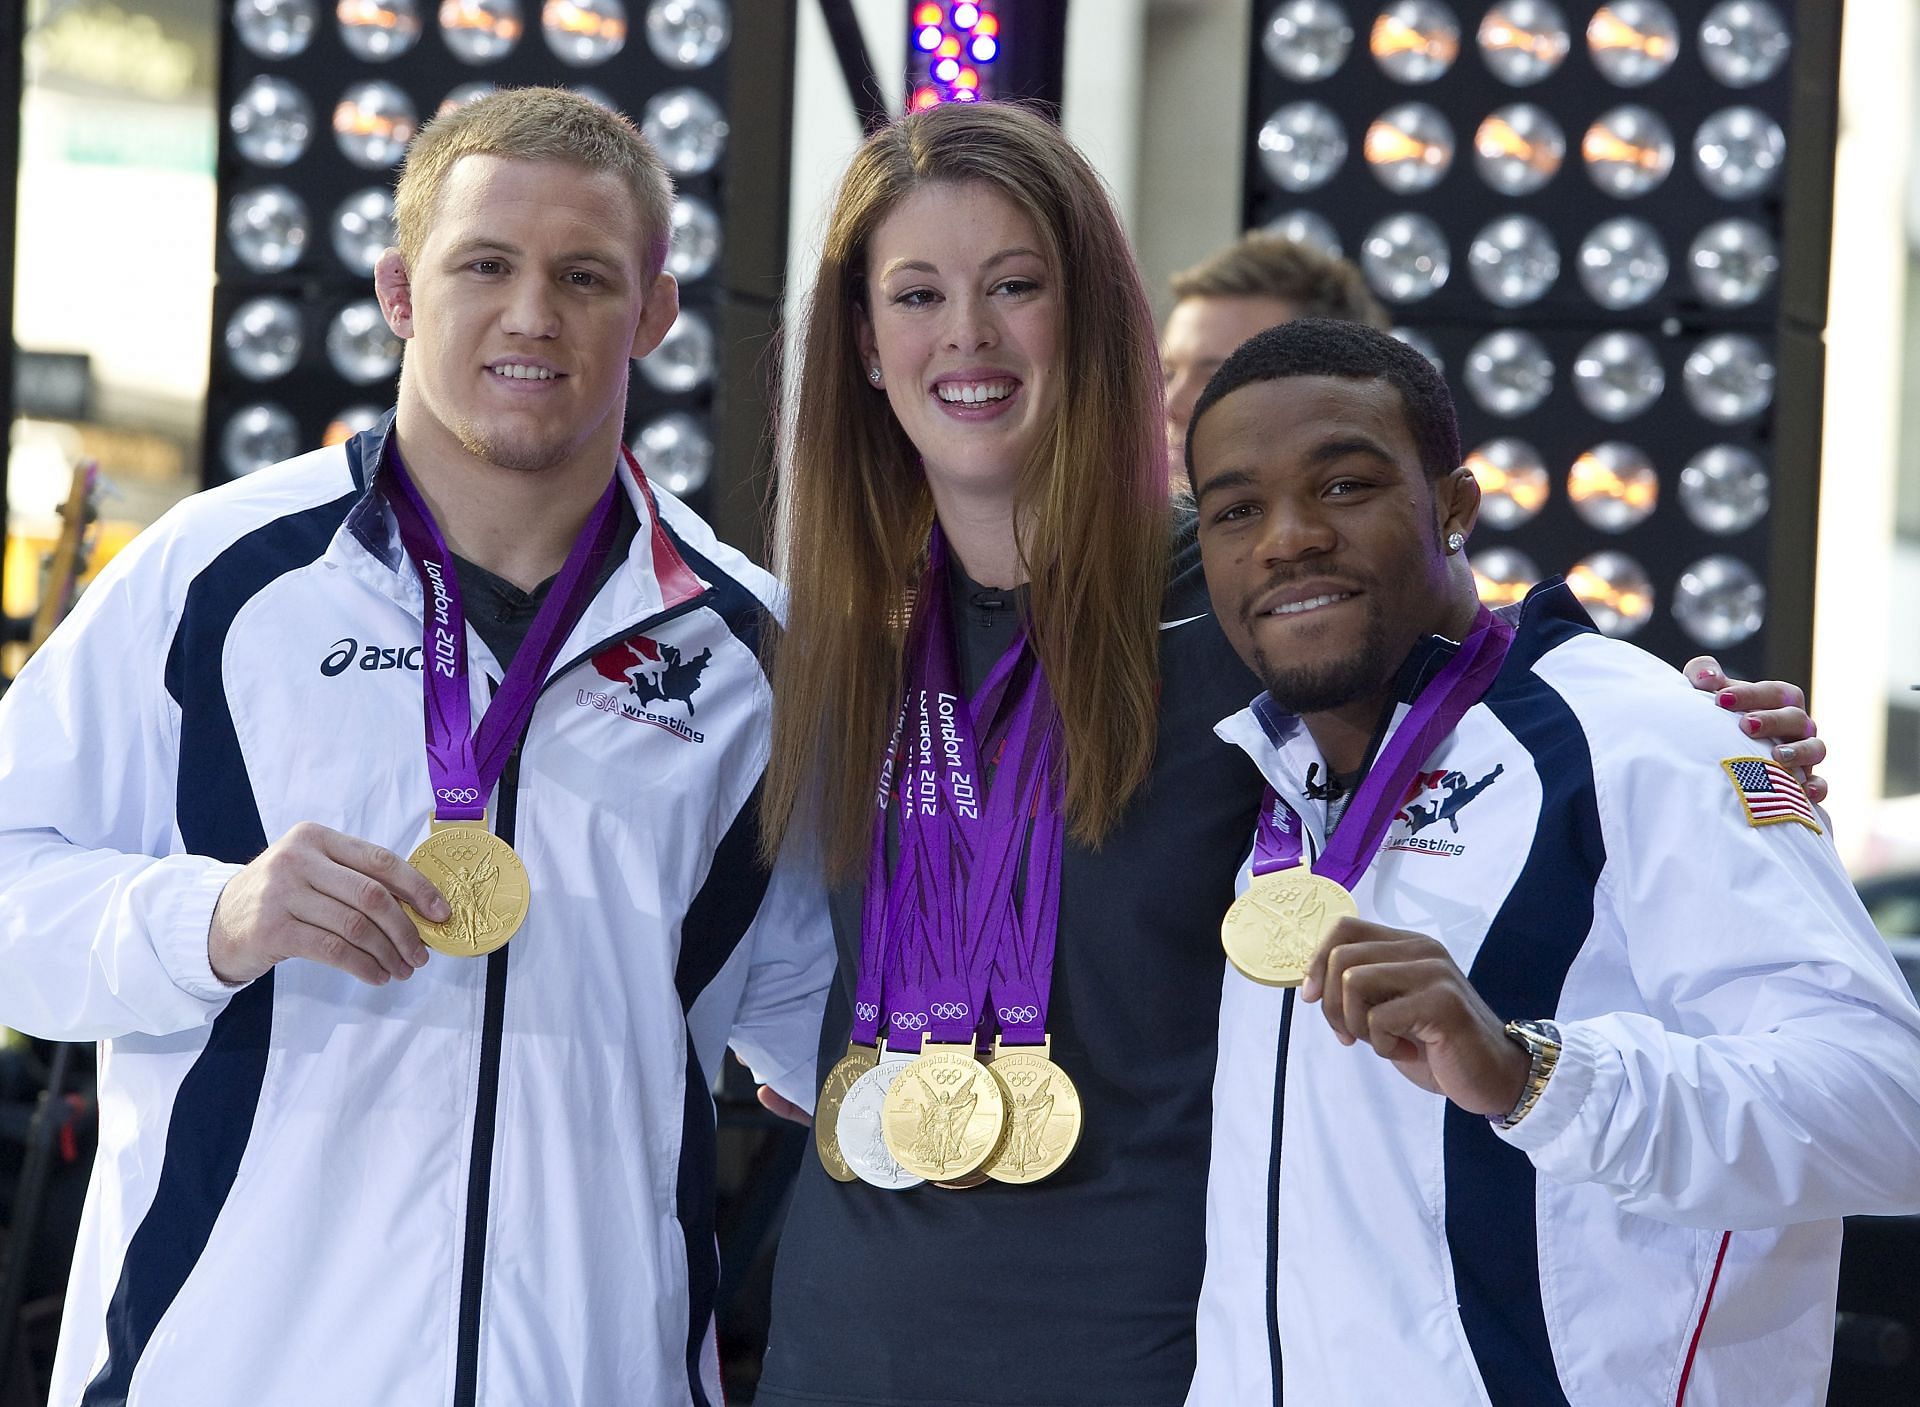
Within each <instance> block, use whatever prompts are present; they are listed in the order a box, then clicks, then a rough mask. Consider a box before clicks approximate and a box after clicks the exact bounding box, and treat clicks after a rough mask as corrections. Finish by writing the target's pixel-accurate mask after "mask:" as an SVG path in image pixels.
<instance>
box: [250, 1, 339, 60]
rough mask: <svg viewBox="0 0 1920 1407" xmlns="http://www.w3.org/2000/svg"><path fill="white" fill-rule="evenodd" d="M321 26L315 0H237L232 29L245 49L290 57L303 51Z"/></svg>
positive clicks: (270, 56)
mask: <svg viewBox="0 0 1920 1407" xmlns="http://www.w3.org/2000/svg"><path fill="white" fill-rule="evenodd" d="M319 27H320V7H319V6H318V5H317V4H315V3H314V0H236V3H235V4H234V7H233V29H234V32H235V33H236V34H238V35H239V36H240V42H241V43H242V44H244V45H246V46H247V50H248V52H250V53H252V54H255V55H257V56H258V57H260V58H263V59H290V58H293V57H294V56H295V55H297V54H302V53H305V52H306V48H307V45H309V44H311V43H312V42H313V32H314V30H316V29H318V28H319Z"/></svg>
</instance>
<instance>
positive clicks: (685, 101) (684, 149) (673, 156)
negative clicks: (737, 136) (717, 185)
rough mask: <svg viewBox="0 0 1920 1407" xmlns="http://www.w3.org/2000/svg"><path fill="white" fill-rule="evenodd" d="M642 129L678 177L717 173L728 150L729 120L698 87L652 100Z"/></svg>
mask: <svg viewBox="0 0 1920 1407" xmlns="http://www.w3.org/2000/svg"><path fill="white" fill-rule="evenodd" d="M640 130H641V131H642V132H644V133H645V134H646V138H647V140H648V141H650V142H652V143H653V146H654V150H655V151H657V152H659V153H660V159H661V160H662V161H664V162H666V163H667V169H668V170H669V171H671V172H673V174H674V175H676V176H699V175H703V174H705V173H706V172H708V171H711V170H713V168H714V166H715V165H716V164H718V162H719V160H720V156H721V153H723V152H724V151H726V149H727V119H726V117H725V116H724V115H723V114H722V113H721V111H720V106H719V104H718V103H716V102H714V100H713V99H712V98H710V97H708V96H707V95H706V94H705V93H703V92H701V91H700V90H699V89H698V88H670V89H668V90H667V91H666V92H664V93H656V94H655V95H654V96H653V97H651V98H649V99H648V100H647V108H646V112H645V113H644V114H643V115H642V116H641V119H640Z"/></svg>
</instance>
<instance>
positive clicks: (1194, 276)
mask: <svg viewBox="0 0 1920 1407" xmlns="http://www.w3.org/2000/svg"><path fill="white" fill-rule="evenodd" d="M1172 286H1173V296H1174V299H1175V302H1174V305H1173V311H1172V312H1171V313H1169V314H1168V315H1167V326H1166V330H1165V331H1164V332H1163V333H1162V334H1161V338H1160V362H1161V368H1162V371H1163V372H1164V374H1165V376H1166V386H1167V451H1168V454H1167V458H1168V465H1169V471H1170V473H1171V474H1172V476H1173V482H1174V487H1175V488H1180V489H1183V488H1185V487H1186V484H1187V470H1186V444H1187V421H1188V419H1189V418H1191V416H1192V415H1193V404H1194V402H1195V401H1197V400H1199V399H1200V392H1201V391H1202V390H1203V389H1205V387H1206V384H1207V380H1208V378H1209V377H1211V376H1212V375H1213V373H1214V372H1216V371H1218V370H1219V369H1220V364H1221V363H1222V362H1224V361H1225V360H1226V359H1227V358H1228V357H1230V356H1232V355H1233V349H1234V348H1235V347H1238V346H1239V345H1240V344H1241V343H1242V342H1244V341H1246V340H1247V339H1248V338H1249V337H1251V336H1253V334H1254V333H1256V332H1260V331H1263V330H1265V329H1266V328H1269V327H1276V326H1278V325H1279V324H1281V323H1283V322H1292V321H1293V320H1294V319H1295V318H1339V319H1340V320H1341V321H1343V322H1358V323H1364V324H1366V325H1367V326H1368V327H1377V328H1380V329H1381V330H1382V331H1384V330H1385V329H1386V328H1387V327H1388V326H1389V324H1390V320H1389V319H1388V317H1387V310H1386V309H1385V308H1383V307H1381V306H1380V302H1379V300H1378V299H1376V298H1375V297H1374V296H1373V294H1372V293H1370V292H1369V291H1368V290H1367V281H1366V279H1365V278H1364V277H1363V276H1362V275H1361V273H1360V270H1359V269H1357V268H1355V267H1354V266H1353V265H1352V264H1350V263H1348V262H1347V261H1346V260H1345V259H1342V258H1341V257H1340V256H1339V255H1337V254H1332V253H1329V252H1327V251H1326V250H1324V249H1320V248H1318V247H1317V246H1315V245H1312V244H1307V243H1305V242H1303V241H1300V240H1293V239H1285V238H1282V237H1281V236H1279V235H1275V234H1268V233H1266V232H1264V231H1261V230H1254V231H1252V232H1251V233H1248V234H1245V235H1242V236H1241V237H1240V238H1239V239H1236V240H1235V241H1234V242H1233V243H1232V244H1229V245H1227V246H1226V247H1225V248H1224V249H1218V250H1215V251H1214V252H1213V253H1212V254H1210V255H1208V256H1207V257H1206V258H1205V259H1203V260H1201V261H1200V262H1199V263H1198V264H1195V265H1194V266H1193V267H1192V268H1190V269H1186V270H1183V271H1182V272H1180V273H1177V274H1175V275H1174V276H1173V280H1172Z"/></svg>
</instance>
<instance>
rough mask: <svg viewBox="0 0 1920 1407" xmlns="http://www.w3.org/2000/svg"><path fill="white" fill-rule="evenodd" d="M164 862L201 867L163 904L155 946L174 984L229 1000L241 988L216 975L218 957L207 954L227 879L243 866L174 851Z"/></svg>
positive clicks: (203, 997)
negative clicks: (215, 915)
mask: <svg viewBox="0 0 1920 1407" xmlns="http://www.w3.org/2000/svg"><path fill="white" fill-rule="evenodd" d="M160 864H161V866H162V867H165V866H170V865H182V866H185V865H192V866H194V867H195V868H196V869H197V870H198V871H199V873H198V874H196V875H194V876H193V877H192V878H191V879H189V880H187V881H186V882H184V883H182V884H180V885H179V886H177V887H176V888H174V889H173V891H172V893H170V894H169V895H168V896H167V899H166V902H165V904H164V905H163V906H162V908H161V911H160V914H159V916H158V917H159V922H158V923H157V924H155V925H154V928H155V932H154V949H155V951H156V952H157V953H158V954H159V957H160V965H161V966H162V967H164V968H165V969H166V972H167V976H169V977H171V978H172V979H173V984H174V986H176V987H178V988H179V989H180V990H181V991H183V992H185V993H186V994H187V995H188V996H190V997H194V998H197V999H198V1000H200V1001H203V1002H207V1003H209V1004H218V1003H223V1002H225V1001H226V1000H227V998H228V997H230V996H232V995H233V994H234V993H235V992H237V991H239V990H240V988H239V987H238V986H236V985H234V984H233V983H231V982H223V981H221V980H220V978H219V977H218V976H216V975H215V974H214V970H213V960H212V959H211V958H210V957H209V956H208V955H207V934H208V932H209V930H210V929H211V928H212V927H213V909H214V905H216V904H218V903H219V902H220V894H221V891H223V890H224V889H225V888H226V887H227V881H228V880H230V879H232V878H233V877H234V876H235V875H237V874H239V873H240V866H238V865H229V864H222V863H221V862H219V861H217V860H208V859H206V858H204V857H202V856H198V855H173V856H169V857H168V858H167V859H165V860H162V861H161V862H160Z"/></svg>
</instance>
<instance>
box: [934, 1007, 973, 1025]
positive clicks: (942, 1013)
mask: <svg viewBox="0 0 1920 1407" xmlns="http://www.w3.org/2000/svg"><path fill="white" fill-rule="evenodd" d="M931 1010H932V1011H933V1014H934V1016H936V1017H937V1018H939V1019H940V1020H942V1021H958V1020H959V1019H960V1018H961V1017H963V1016H971V1015H973V1008H972V1007H970V1006H968V1005H967V1004H966V1003H965V1002H935V1003H934V1004H933V1006H932V1008H931Z"/></svg>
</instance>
